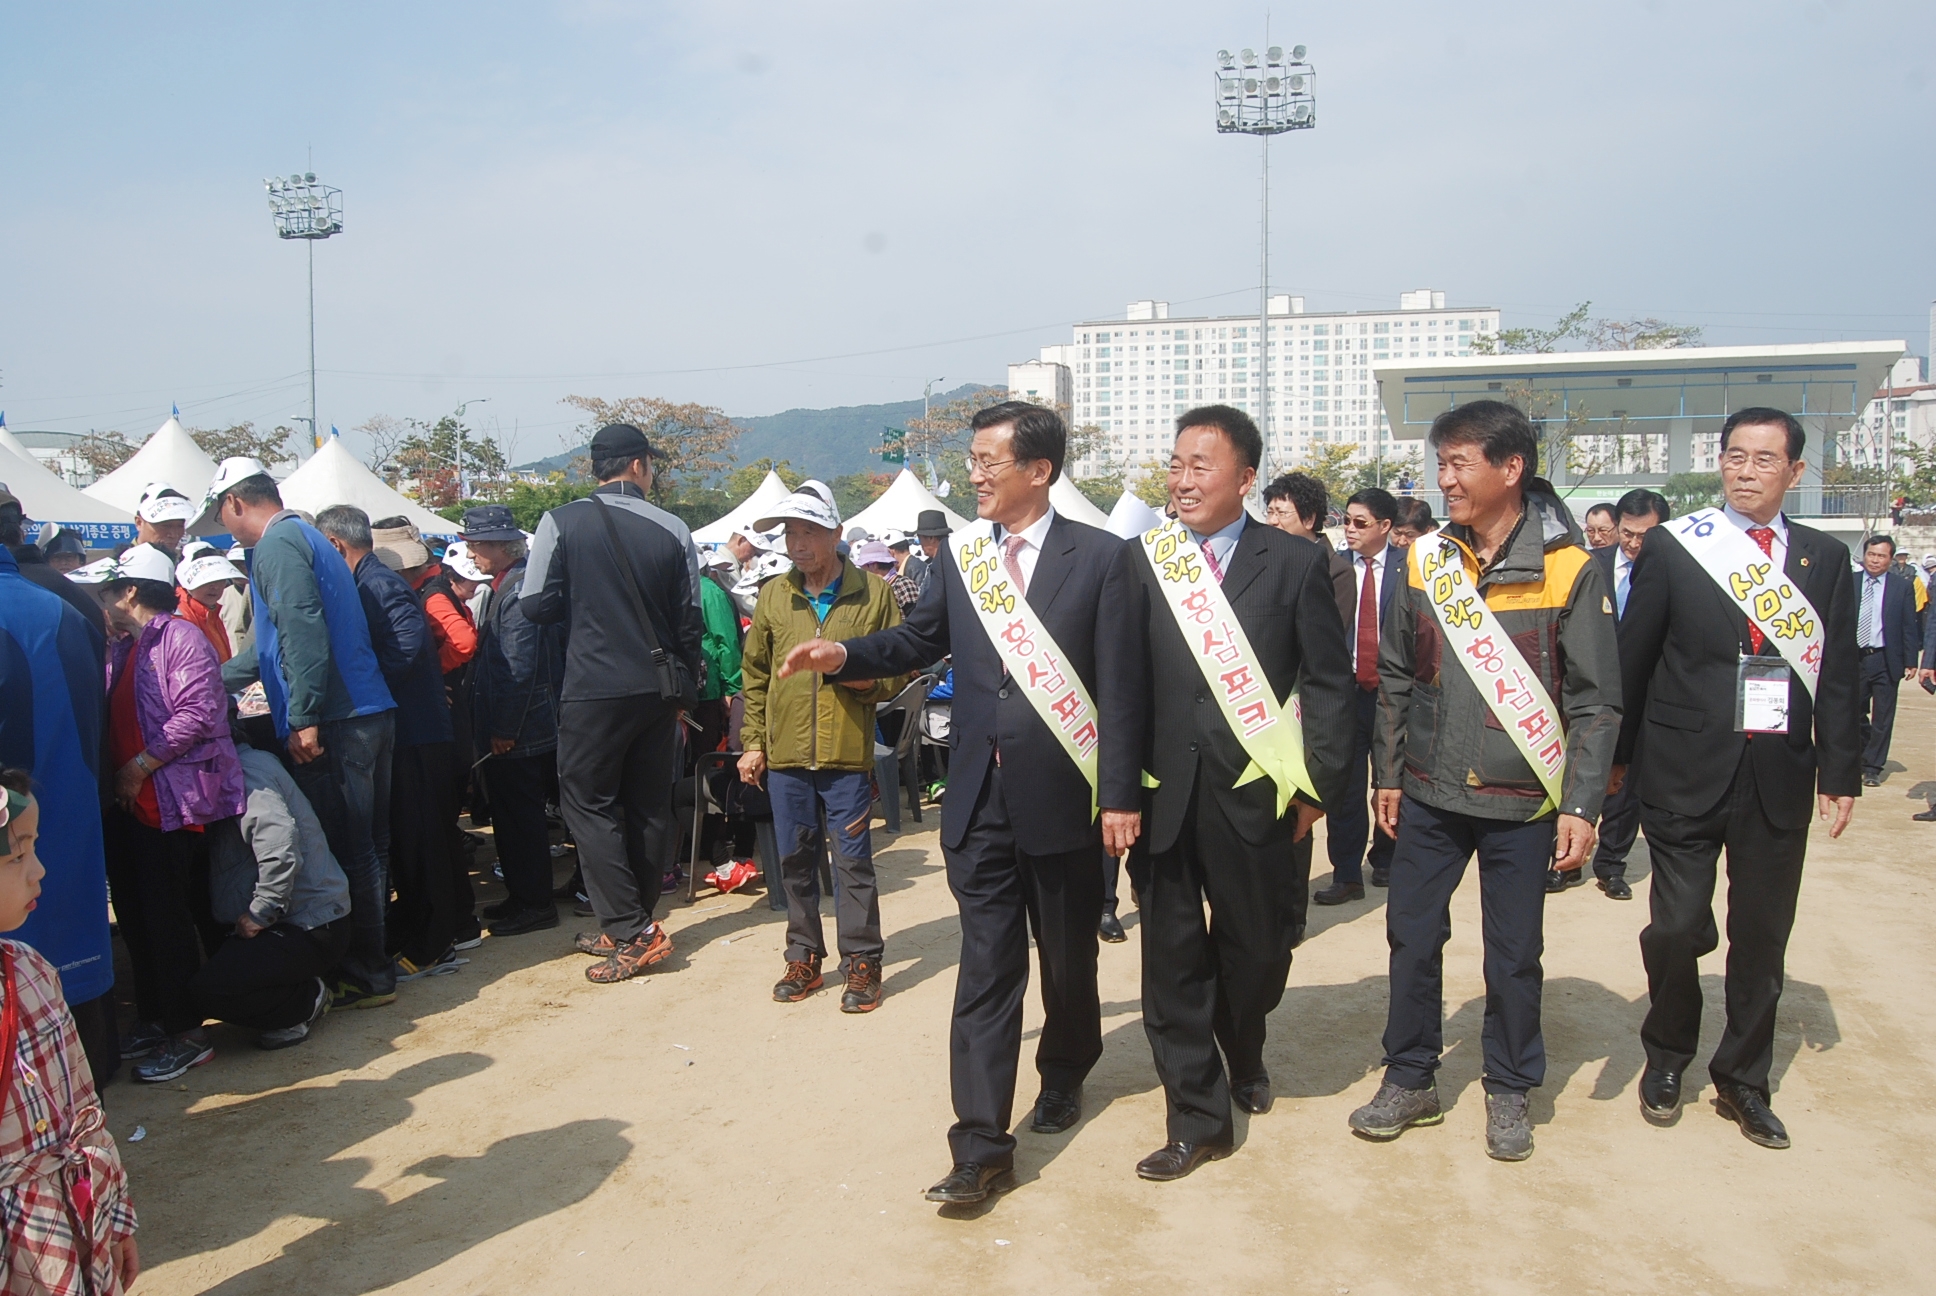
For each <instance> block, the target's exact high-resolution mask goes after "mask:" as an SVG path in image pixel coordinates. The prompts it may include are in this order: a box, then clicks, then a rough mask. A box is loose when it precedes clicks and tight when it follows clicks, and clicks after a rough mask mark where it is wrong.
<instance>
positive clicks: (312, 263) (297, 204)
mask: <svg viewBox="0 0 1936 1296" xmlns="http://www.w3.org/2000/svg"><path fill="white" fill-rule="evenodd" d="M262 186H263V188H265V189H267V190H268V191H269V215H270V216H271V217H272V218H273V219H274V220H275V222H276V237H277V238H285V239H302V240H304V241H305V242H306V243H308V244H309V448H310V449H311V450H314V449H316V448H317V447H318V446H319V445H320V442H318V441H317V439H316V240H318V239H326V238H328V237H329V236H330V235H332V234H341V233H342V232H343V191H342V190H341V189H332V188H330V187H329V186H328V185H326V184H321V183H319V182H318V181H317V179H316V173H315V172H314V171H302V172H298V173H295V174H292V175H290V176H289V177H288V178H287V179H284V178H283V177H281V176H274V177H271V178H270V179H267V180H264V181H263V182H262Z"/></svg>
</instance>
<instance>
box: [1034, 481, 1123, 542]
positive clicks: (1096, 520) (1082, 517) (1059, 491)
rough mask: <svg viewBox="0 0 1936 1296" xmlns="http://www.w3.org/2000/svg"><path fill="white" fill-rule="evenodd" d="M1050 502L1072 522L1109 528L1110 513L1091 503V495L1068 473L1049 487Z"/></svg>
mask: <svg viewBox="0 0 1936 1296" xmlns="http://www.w3.org/2000/svg"><path fill="white" fill-rule="evenodd" d="M1049 503H1051V504H1053V505H1054V506H1055V511H1056V512H1058V513H1060V514H1061V515H1062V516H1063V517H1065V518H1068V519H1069V520H1070V521H1071V522H1083V523H1086V524H1088V525H1089V526H1092V527H1101V528H1102V529H1103V530H1105V531H1107V530H1108V529H1109V515H1108V514H1107V513H1105V512H1103V511H1102V510H1101V509H1099V508H1097V507H1096V506H1095V505H1094V504H1091V503H1090V502H1089V497H1088V496H1087V495H1084V494H1083V493H1082V492H1081V491H1080V490H1078V489H1077V488H1076V484H1075V483H1074V482H1072V481H1070V480H1069V474H1067V473H1063V474H1062V475H1061V476H1059V477H1057V478H1056V479H1055V485H1053V486H1051V487H1049Z"/></svg>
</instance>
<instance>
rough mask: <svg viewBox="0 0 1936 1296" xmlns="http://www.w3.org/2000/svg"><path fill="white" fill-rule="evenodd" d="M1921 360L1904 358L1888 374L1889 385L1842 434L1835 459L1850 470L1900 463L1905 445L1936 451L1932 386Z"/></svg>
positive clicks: (1934, 385) (1935, 393)
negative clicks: (1851, 468)
mask: <svg viewBox="0 0 1936 1296" xmlns="http://www.w3.org/2000/svg"><path fill="white" fill-rule="evenodd" d="M1927 377H1928V375H1926V374H1925V372H1924V370H1923V357H1921V356H1913V355H1906V356H1904V357H1903V358H1902V359H1900V360H1898V361H1896V363H1895V366H1894V367H1893V368H1891V369H1890V371H1889V385H1888V386H1887V387H1884V388H1883V389H1882V390H1881V391H1879V392H1877V393H1876V394H1875V399H1874V400H1872V401H1870V402H1869V403H1868V404H1867V405H1866V406H1864V407H1863V409H1862V415H1861V417H1859V418H1857V419H1856V420H1855V425H1854V426H1853V427H1851V428H1849V430H1848V431H1846V432H1844V433H1842V435H1841V444H1840V445H1839V446H1838V447H1837V452H1838V457H1839V458H1840V459H1841V461H1842V462H1843V463H1846V464H1848V465H1850V466H1851V467H1854V468H1880V467H1883V466H1884V465H1885V464H1889V463H1895V464H1901V463H1902V462H1903V451H1904V449H1905V448H1906V447H1908V446H1912V445H1914V446H1920V447H1922V448H1923V449H1925V450H1927V449H1931V448H1936V383H1931V382H1928V381H1926V379H1927Z"/></svg>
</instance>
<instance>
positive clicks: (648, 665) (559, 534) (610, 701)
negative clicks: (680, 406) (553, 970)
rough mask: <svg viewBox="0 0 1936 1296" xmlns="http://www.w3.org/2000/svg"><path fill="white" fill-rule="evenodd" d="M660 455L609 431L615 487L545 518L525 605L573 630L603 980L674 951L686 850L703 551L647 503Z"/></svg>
mask: <svg viewBox="0 0 1936 1296" xmlns="http://www.w3.org/2000/svg"><path fill="white" fill-rule="evenodd" d="M655 455H656V452H655V451H654V450H653V449H652V446H651V443H650V442H648V441H647V440H646V437H645V433H643V432H641V431H639V430H638V429H637V428H635V427H633V426H632V425H631V424H629V423H614V424H612V425H610V426H608V427H603V428H600V429H599V430H598V435H596V436H594V437H593V438H592V444H591V460H592V474H593V475H594V476H596V477H597V478H598V480H599V481H600V482H602V483H603V485H601V486H599V488H598V489H597V490H596V491H594V492H593V493H592V495H591V498H589V499H582V500H574V501H572V502H571V503H569V504H566V505H563V506H561V507H559V508H555V509H552V510H551V511H550V512H549V513H546V514H545V515H544V517H543V518H541V519H539V521H538V530H537V534H536V535H535V536H533V537H532V541H531V555H530V560H529V562H530V565H529V566H528V567H526V568H525V573H524V586H523V592H522V595H521V599H520V601H521V603H522V606H523V609H524V615H525V616H527V617H529V618H530V619H531V620H533V621H536V622H537V623H539V624H540V625H550V624H554V623H558V622H563V623H564V624H565V626H566V631H565V670H564V681H563V686H562V688H561V689H560V693H559V704H558V790H559V801H560V805H561V808H562V809H563V810H564V814H565V824H566V826H567V827H569V828H570V829H571V833H572V838H573V840H575V841H576V842H577V843H578V859H579V865H580V867H581V868H582V869H583V871H584V876H585V891H586V894H588V895H589V896H591V901H592V909H593V911H594V912H595V913H596V914H597V915H598V923H599V928H600V930H599V931H598V932H597V933H586V934H583V935H581V936H580V937H578V938H577V940H576V942H575V943H576V945H577V947H578V948H579V949H580V950H582V951H584V952H585V953H588V954H593V955H596V956H599V958H600V961H599V962H597V963H594V964H593V965H592V966H591V967H589V968H587V969H586V970H585V978H586V980H588V981H591V982H594V983H596V984H599V985H610V984H614V983H616V982H619V981H624V980H627V979H629V978H631V977H633V976H636V975H638V973H639V972H640V971H642V970H644V969H645V968H647V967H650V966H651V965H652V964H654V963H658V962H661V961H663V960H664V959H665V958H666V957H667V956H668V955H670V954H671V953H672V940H671V938H670V937H668V936H667V935H666V934H665V931H664V930H663V929H662V928H661V927H660V926H659V924H658V923H656V922H654V921H653V920H652V911H653V909H654V908H655V907H656V906H657V905H658V903H659V880H660V878H661V876H663V872H664V868H665V866H666V865H667V864H668V863H669V862H670V860H671V858H672V853H673V852H674V851H675V850H677V849H678V826H677V824H676V823H675V822H674V820H673V816H672V784H673V779H674V778H675V777H676V776H677V774H678V768H677V759H678V750H679V748H678V728H679V716H680V714H681V712H683V711H684V710H685V709H687V708H689V707H691V706H692V705H693V703H694V702H695V701H697V699H698V693H697V686H698V681H699V679H700V678H701V672H702V669H703V668H702V666H701V664H700V662H701V656H700V639H701V637H702V636H703V634H704V633H705V624H704V622H703V621H702V620H701V617H700V611H699V555H698V553H697V551H695V550H694V549H693V545H692V536H691V534H690V533H689V532H688V531H687V530H686V526H685V523H683V522H681V521H680V520H679V519H678V518H676V517H674V516H672V514H670V513H667V512H666V511H665V510H664V509H661V508H658V507H656V506H654V505H653V504H652V503H651V502H650V501H649V500H648V498H647V495H648V493H649V492H650V491H651V489H652V475H653V468H652V461H653V459H654V457H655ZM680 672H683V674H681V673H680Z"/></svg>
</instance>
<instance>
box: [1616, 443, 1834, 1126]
mask: <svg viewBox="0 0 1936 1296" xmlns="http://www.w3.org/2000/svg"><path fill="white" fill-rule="evenodd" d="M1804 444H1805V441H1804V438H1803V435H1802V427H1801V424H1800V423H1799V422H1797V421H1796V420H1795V418H1794V417H1792V416H1791V415H1788V414H1785V413H1783V412H1781V411H1780V410H1773V409H1760V408H1752V409H1745V410H1742V411H1740V412H1739V413H1736V414H1733V415H1731V416H1729V418H1728V420H1727V422H1726V423H1725V424H1724V425H1723V426H1722V429H1721V488H1722V492H1723V494H1724V496H1725V498H1726V500H1727V506H1726V508H1725V509H1724V510H1723V511H1722V514H1721V517H1722V519H1724V520H1716V521H1715V525H1717V526H1733V527H1738V528H1740V529H1741V530H1742V531H1744V532H1746V533H1747V535H1748V538H1749V539H1750V540H1752V541H1753V542H1754V543H1755V544H1757V545H1759V546H1760V548H1761V550H1762V552H1763V553H1765V554H1767V555H1768V558H1769V561H1770V563H1772V565H1773V566H1774V568H1775V569H1776V570H1778V571H1780V572H1781V573H1782V574H1783V576H1784V577H1786V579H1787V581H1788V582H1790V583H1791V584H1792V586H1793V588H1794V589H1795V590H1797V591H1799V592H1800V593H1801V594H1802V595H1803V596H1804V597H1806V598H1807V600H1808V602H1809V603H1810V604H1811V605H1812V606H1813V609H1814V618H1813V619H1814V620H1816V621H1818V622H1819V628H1820V633H1821V645H1820V646H1821V655H1820V662H1821V672H1820V676H1819V678H1818V679H1817V680H1816V683H1815V690H1814V695H1813V696H1812V697H1811V696H1810V693H1809V690H1808V688H1807V686H1806V685H1805V684H1804V683H1803V682H1802V680H1800V679H1797V678H1793V676H1794V675H1795V670H1794V668H1793V667H1792V666H1791V667H1790V670H1789V674H1790V676H1791V679H1790V682H1789V687H1788V710H1787V715H1786V717H1785V724H1786V726H1787V729H1786V732H1768V731H1765V730H1764V731H1761V732H1754V733H1745V732H1741V731H1739V730H1737V729H1736V727H1735V726H1736V720H1735V712H1736V706H1737V704H1736V695H1737V689H1738V688H1739V687H1740V685H1738V683H1737V681H1739V680H1742V679H1744V678H1745V676H1744V674H1743V670H1742V667H1741V662H1742V660H1743V658H1746V657H1748V656H1750V655H1754V656H1758V657H1761V658H1764V659H1766V662H1767V666H1768V667H1770V668H1772V667H1774V666H1775V665H1776V663H1778V662H1779V661H1780V660H1783V659H1781V658H1779V657H1777V656H1776V653H1777V647H1776V644H1775V642H1774V641H1773V640H1772V639H1770V638H1768V637H1767V635H1766V634H1765V633H1764V632H1763V630H1762V629H1761V628H1760V627H1759V626H1757V625H1755V624H1753V623H1751V622H1750V621H1749V620H1748V618H1747V616H1746V615H1744V614H1743V613H1742V611H1741V610H1740V608H1739V606H1738V605H1737V604H1736V603H1735V601H1734V600H1733V598H1731V597H1730V596H1729V595H1728V594H1726V593H1724V592H1723V590H1722V587H1721V586H1720V584H1719V583H1717V582H1716V581H1715V579H1714V578H1713V577H1712V576H1711V575H1710V574H1709V571H1708V569H1707V568H1706V567H1704V566H1702V565H1701V564H1700V563H1699V562H1697V561H1696V560H1695V558H1694V557H1693V555H1692V554H1691V553H1689V551H1688V549H1687V548H1686V547H1685V546H1684V545H1683V544H1682V542H1681V540H1680V539H1679V537H1678V536H1677V535H1676V530H1677V529H1678V528H1680V527H1683V526H1687V525H1693V524H1694V523H1693V519H1682V521H1680V522H1676V523H1674V524H1673V525H1672V526H1665V527H1656V528H1654V530H1652V531H1651V532H1649V533H1648V535H1647V538H1646V540H1645V541H1644V542H1643V543H1642V545H1641V547H1640V560H1639V561H1638V562H1636V563H1635V564H1634V573H1633V592H1632V594H1631V595H1630V596H1629V598H1628V601H1627V614H1626V616H1625V617H1624V618H1623V619H1622V620H1621V623H1620V673H1621V686H1622V689H1623V690H1624V692H1625V694H1626V698H1627V707H1626V715H1625V719H1624V722H1623V724H1622V725H1621V729H1620V743H1619V746H1618V748H1617V749H1616V751H1615V754H1614V772H1613V785H1614V786H1615V787H1616V788H1617V787H1618V786H1619V784H1620V783H1621V782H1622V781H1623V779H1624V774H1625V768H1626V767H1627V766H1628V764H1629V762H1633V763H1634V768H1635V770H1636V771H1637V773H1638V778H1637V779H1636V783H1635V792H1636V793H1637V794H1638V796H1639V798H1640V823H1641V826H1642V827H1643V828H1644V829H1645V830H1646V832H1647V850H1648V853H1649V855H1650V856H1651V857H1652V859H1653V879H1652V886H1651V887H1650V888H1649V890H1650V895H1649V897H1648V899H1649V910H1650V918H1651V921H1650V922H1649V923H1648V926H1647V928H1646V930H1645V931H1643V932H1641V934H1640V952H1641V957H1642V959H1643V960H1644V961H1645V963H1646V965H1647V989H1648V993H1649V995H1650V997H1651V999H1652V1007H1651V1008H1650V1009H1649V1010H1648V1013H1647V1019H1646V1021H1645V1022H1644V1023H1643V1024H1642V1026H1641V1028H1640V1039H1641V1043H1642V1044H1643V1045H1644V1046H1645V1047H1646V1050H1647V1068H1646V1070H1645V1071H1644V1072H1643V1073H1642V1075H1641V1078H1640V1103H1641V1111H1642V1113H1643V1114H1644V1115H1645V1116H1646V1117H1647V1118H1648V1119H1649V1120H1650V1121H1653V1122H1654V1123H1656V1124H1667V1123H1670V1122H1672V1121H1673V1120H1674V1119H1675V1118H1676V1115H1677V1113H1678V1110H1679V1106H1680V1100H1681V1074H1682V1072H1683V1071H1684V1070H1685V1069H1686V1067H1687V1065H1688V1063H1690V1062H1692V1061H1693V1060H1694V1053H1695V1050H1696V1049H1697V1048H1698V1047H1699V1045H1700V1031H1701V983H1700V969H1699V967H1698V960H1699V959H1700V957H1701V956H1702V955H1703V954H1706V953H1708V952H1710V951H1711V950H1713V949H1714V948H1715V946H1716V945H1718V944H1719V943H1720V936H1719V933H1718V932H1717V931H1716V930H1715V925H1714V907H1713V902H1714V884H1715V872H1716V868H1715V865H1716V860H1717V858H1718V857H1719V855H1720V853H1721V849H1722V848H1723V847H1724V846H1725V847H1726V848H1727V852H1728V965H1727V1026H1726V1028H1725V1029H1724V1030H1723V1032H1722V1035H1721V1043H1720V1045H1719V1046H1718V1047H1717V1048H1716V1049H1715V1050H1714V1056H1713V1058H1712V1059H1711V1060H1710V1062H1709V1063H1708V1074H1709V1075H1710V1076H1712V1077H1713V1079H1714V1085H1715V1091H1716V1092H1715V1097H1716V1100H1717V1104H1718V1106H1719V1107H1720V1110H1721V1112H1722V1114H1723V1115H1725V1116H1729V1117H1731V1118H1733V1119H1734V1120H1735V1121H1736V1122H1737V1123H1738V1124H1739V1125H1740V1126H1741V1130H1742V1133H1744V1134H1746V1135H1747V1136H1748V1138H1749V1139H1751V1140H1753V1141H1754V1142H1756V1143H1759V1144H1761V1145H1762V1146H1764V1147H1787V1146H1788V1132H1787V1130H1786V1129H1785V1128H1783V1126H1782V1123H1781V1121H1780V1120H1778V1119H1776V1117H1775V1114H1774V1112H1773V1111H1771V1110H1770V1109H1769V1105H1768V1102H1769V1094H1768V1073H1769V1068H1770V1066H1771V1064H1772V1062H1773V1059H1774V1042H1775V1008H1776V1005H1777V1003H1778V1002H1779V1001H1780V998H1781V980H1782V966H1783V961H1784V958H1785V955H1786V952H1787V949H1788V933H1789V930H1790V929H1791V928H1792V927H1793V926H1794V922H1795V901H1796V897H1797V895H1798V893H1799V892H1800V889H1801V880H1802V858H1803V856H1804V855H1805V854H1806V853H1807V849H1808V824H1809V806H1810V802H1811V800H1816V801H1818V802H1819V807H1820V812H1821V815H1822V818H1823V819H1824V820H1827V821H1828V822H1829V836H1830V837H1839V836H1841V834H1842V829H1843V828H1845V827H1847V826H1848V822H1849V816H1850V814H1851V813H1852V811H1853V810H1854V806H1855V798H1856V797H1857V796H1858V795H1860V792H1861V785H1860V779H1861V773H1860V770H1861V757H1862V746H1861V742H1860V738H1859V736H1858V733H1857V722H1856V711H1855V701H1856V693H1857V684H1856V676H1857V666H1856V636H1855V609H1856V602H1855V582H1854V581H1853V580H1852V579H1851V577H1850V573H1849V551H1848V548H1847V546H1845V545H1843V544H1842V542H1841V541H1839V540H1836V539H1833V538H1831V537H1829V536H1827V535H1824V534H1822V533H1821V532H1820V531H1817V530H1815V529H1813V528H1812V527H1805V526H1801V525H1799V524H1797V523H1794V522H1790V521H1789V520H1788V519H1787V518H1785V517H1784V516H1783V515H1782V512H1781V500H1782V495H1783V493H1784V492H1785V491H1787V490H1789V489H1790V488H1791V487H1793V486H1794V485H1795V483H1797V482H1799V481H1800V480H1801V476H1802V471H1803V469H1804V467H1805V465H1804V463H1803V461H1802V449H1803V446H1804ZM1710 517H1712V515H1710ZM1757 673H1758V674H1765V673H1766V670H1765V668H1764V669H1763V670H1761V671H1757Z"/></svg>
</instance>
